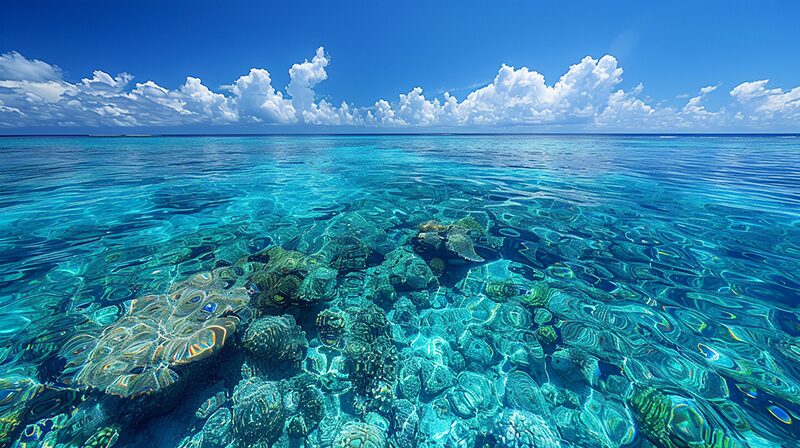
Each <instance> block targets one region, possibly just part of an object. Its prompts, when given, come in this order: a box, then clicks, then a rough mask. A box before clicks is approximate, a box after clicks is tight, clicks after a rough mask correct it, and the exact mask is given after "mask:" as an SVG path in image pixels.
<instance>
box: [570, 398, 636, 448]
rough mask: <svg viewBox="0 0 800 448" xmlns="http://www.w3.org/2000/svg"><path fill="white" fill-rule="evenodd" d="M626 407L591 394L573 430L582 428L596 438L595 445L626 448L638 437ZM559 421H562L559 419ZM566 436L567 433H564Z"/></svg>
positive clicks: (572, 426)
mask: <svg viewBox="0 0 800 448" xmlns="http://www.w3.org/2000/svg"><path fill="white" fill-rule="evenodd" d="M632 418H633V417H632V416H631V415H630V412H628V410H627V409H626V408H625V406H624V405H623V404H622V403H620V402H618V401H612V400H610V399H608V398H606V397H605V396H603V395H602V394H597V393H593V394H591V395H590V396H589V397H588V398H587V400H586V402H585V403H584V406H583V409H582V410H581V411H580V412H579V417H578V420H579V421H578V422H576V423H575V424H573V425H570V427H571V428H575V427H577V426H581V427H584V428H586V432H587V433H588V434H591V436H592V437H593V438H594V440H593V443H600V444H601V445H603V446H608V447H617V446H626V445H628V444H630V443H631V442H633V440H634V439H635V437H636V425H635V424H634V422H633V420H632ZM556 420H557V421H559V422H560V421H561V420H562V419H559V418H557V419H556ZM562 434H564V435H565V436H567V434H565V431H562Z"/></svg>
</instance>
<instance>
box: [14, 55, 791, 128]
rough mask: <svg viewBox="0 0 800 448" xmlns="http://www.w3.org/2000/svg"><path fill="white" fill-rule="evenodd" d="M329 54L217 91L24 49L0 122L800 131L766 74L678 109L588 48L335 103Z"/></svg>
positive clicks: (785, 95)
mask: <svg viewBox="0 0 800 448" xmlns="http://www.w3.org/2000/svg"><path fill="white" fill-rule="evenodd" d="M330 63H331V59H330V57H329V55H328V53H326V52H325V49H324V48H323V47H320V48H318V49H317V50H316V52H315V54H314V56H313V57H312V58H311V60H308V59H306V60H304V61H303V62H300V63H297V64H294V65H292V67H291V68H290V69H289V83H288V85H287V86H286V87H285V88H284V89H281V88H278V87H275V86H274V85H273V80H272V76H271V74H270V72H269V71H268V70H266V69H264V68H252V69H250V71H249V72H248V73H247V74H244V75H242V76H240V77H239V78H237V79H236V80H235V81H234V82H233V83H232V84H231V85H229V86H227V87H226V88H225V89H224V90H223V91H221V92H215V91H213V90H211V89H209V88H208V87H206V86H205V85H204V84H203V82H202V81H201V80H200V79H199V78H196V77H192V76H189V77H187V78H186V81H185V82H184V83H183V84H182V85H180V86H178V87H177V88H174V89H170V88H167V87H162V86H160V85H158V84H157V83H156V82H154V81H150V80H148V81H145V82H138V83H134V82H133V80H134V77H133V76H132V75H130V74H128V73H120V74H118V75H116V76H112V75H110V74H108V73H106V72H103V71H102V70H95V71H94V72H93V73H92V76H91V77H86V78H83V79H81V80H80V81H78V82H70V81H68V80H66V79H65V78H64V75H63V73H62V71H61V70H60V69H59V68H58V67H57V66H55V65H51V64H49V63H47V62H44V61H41V60H37V59H28V58H26V57H24V56H22V55H21V54H19V53H17V52H10V53H6V54H4V55H0V126H4V127H7V128H24V127H27V126H56V127H57V126H78V127H103V126H120V127H137V126H181V125H190V124H235V123H239V124H249V125H250V126H256V127H257V126H261V125H270V124H275V125H281V124H283V125H286V124H303V125H338V126H368V127H376V128H380V127H390V128H409V129H414V128H430V127H439V128H457V127H463V128H505V127H509V126H511V127H514V126H516V127H525V128H526V129H528V128H532V127H533V128H535V127H537V126H545V127H547V126H550V127H553V126H559V127H561V129H563V126H568V129H575V130H592V131H602V130H631V131H643V130H662V131H669V130H730V129H735V130H740V129H748V130H750V129H752V130H771V129H774V128H776V127H782V128H790V130H797V129H798V127H800V125H799V124H798V123H800V87H797V88H794V89H790V90H783V89H780V88H771V87H768V82H769V81H768V80H760V81H753V82H745V83H742V84H740V85H738V86H736V87H735V88H733V89H732V90H731V91H730V92H729V95H728V97H727V100H723V102H724V103H725V104H724V105H723V106H720V107H718V108H716V109H711V108H709V107H708V103H709V100H708V99H709V97H711V96H712V95H717V97H716V98H719V97H721V96H724V94H722V93H718V92H717V90H719V89H718V87H719V86H718V85H710V86H706V87H702V88H701V89H699V91H698V92H697V94H695V95H694V96H691V95H687V96H685V98H688V100H686V103H685V104H683V105H678V106H670V105H663V104H662V103H657V104H651V103H650V102H649V101H648V100H646V99H645V98H644V97H643V96H642V95H643V91H644V86H643V85H642V84H638V85H637V86H636V87H634V88H632V89H629V90H625V89H623V88H621V85H622V83H623V78H622V75H623V70H622V68H621V67H619V63H618V61H617V60H616V58H614V57H613V56H610V55H606V56H603V57H601V58H599V59H595V58H593V57H589V56H587V57H585V58H583V59H582V60H581V61H579V62H578V63H577V64H575V65H572V66H571V67H569V68H568V70H567V71H566V73H565V74H564V75H562V76H561V77H560V78H559V79H558V80H557V81H555V82H554V83H552V82H551V83H548V82H547V80H546V79H545V77H544V76H543V75H542V74H541V73H539V72H537V71H535V70H532V69H530V68H528V67H520V68H516V67H513V66H508V65H502V66H501V67H500V68H499V70H498V71H497V74H496V75H495V77H494V79H493V80H492V82H490V83H488V84H486V85H483V86H480V87H478V88H476V89H475V90H473V91H472V92H470V93H468V94H467V95H466V96H465V97H464V98H463V99H461V100H459V99H458V98H456V97H455V96H453V95H451V94H449V93H447V92H445V93H444V94H443V95H442V96H441V97H438V96H433V97H430V96H426V94H425V92H424V91H423V89H422V88H421V87H418V86H417V87H413V88H412V89H411V90H410V91H408V92H407V93H402V94H400V95H398V96H397V97H396V98H394V99H378V100H377V101H375V102H374V103H373V104H372V105H371V106H367V107H357V106H355V105H352V104H350V103H348V102H346V101H341V102H340V103H339V104H338V105H335V104H334V103H332V102H331V101H329V100H328V99H326V98H320V97H319V96H318V95H317V93H316V91H315V89H316V87H317V86H318V84H319V83H321V82H323V81H325V80H326V79H328V73H327V71H326V68H327V67H328V66H329V65H330Z"/></svg>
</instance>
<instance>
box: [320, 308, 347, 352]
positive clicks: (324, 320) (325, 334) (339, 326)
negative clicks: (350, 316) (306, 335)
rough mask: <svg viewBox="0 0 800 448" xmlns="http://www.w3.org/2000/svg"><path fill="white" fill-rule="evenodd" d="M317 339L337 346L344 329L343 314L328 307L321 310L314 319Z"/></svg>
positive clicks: (328, 344)
mask: <svg viewBox="0 0 800 448" xmlns="http://www.w3.org/2000/svg"><path fill="white" fill-rule="evenodd" d="M316 324H317V333H318V334H319V340H320V342H322V343H323V344H324V345H327V346H329V347H337V346H338V345H339V343H340V341H341V338H342V334H343V333H344V331H345V326H346V325H347V321H345V314H344V313H342V312H339V311H334V310H332V309H330V308H328V309H325V310H322V311H321V312H320V313H319V314H318V315H317V319H316Z"/></svg>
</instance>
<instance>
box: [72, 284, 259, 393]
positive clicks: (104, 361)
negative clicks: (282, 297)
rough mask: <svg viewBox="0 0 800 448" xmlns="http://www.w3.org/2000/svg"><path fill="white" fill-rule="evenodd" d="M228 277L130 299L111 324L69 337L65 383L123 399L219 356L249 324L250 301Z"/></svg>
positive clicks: (159, 386) (167, 383) (161, 385)
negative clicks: (236, 334) (229, 341)
mask: <svg viewBox="0 0 800 448" xmlns="http://www.w3.org/2000/svg"><path fill="white" fill-rule="evenodd" d="M228 273H229V271H228V270H227V269H222V270H218V271H213V272H208V273H202V274H197V275H194V276H192V277H190V278H189V279H188V280H186V281H184V282H181V283H179V284H176V285H175V287H174V288H173V291H172V292H171V293H169V294H166V295H146V296H143V297H139V298H137V299H134V300H132V301H131V302H130V304H129V305H128V310H127V312H126V314H125V315H124V316H123V317H122V318H120V319H119V320H118V321H117V322H115V323H114V324H112V325H110V326H108V327H105V328H104V329H101V330H99V331H98V330H95V331H94V332H91V333H88V332H87V333H81V334H78V335H76V336H74V337H73V338H72V339H70V340H69V341H68V342H67V343H66V345H65V346H64V347H63V349H62V352H61V353H62V355H63V356H64V357H65V358H66V359H67V367H66V368H65V370H64V374H65V380H66V381H68V382H70V383H75V384H78V385H81V386H87V387H92V388H95V389H99V390H102V391H104V392H106V393H108V394H113V395H120V396H124V397H134V396H138V395H142V394H149V393H152V392H156V391H159V390H161V389H164V388H166V387H168V386H170V385H171V384H173V383H175V382H176V381H177V380H178V377H179V375H178V371H177V370H176V368H177V367H179V366H188V365H190V364H192V363H195V362H197V361H200V360H202V359H204V358H207V357H209V356H212V355H214V354H216V353H218V352H219V351H220V350H221V349H222V347H223V346H225V344H226V342H227V341H228V339H230V337H231V336H232V335H233V334H234V332H235V331H236V329H237V328H238V327H239V325H240V324H241V322H242V321H243V320H247V319H249V316H250V312H249V309H248V308H247V306H248V302H249V301H250V298H249V296H248V294H247V292H246V291H245V290H244V289H243V288H239V287H233V286H232V283H231V282H229V281H228V280H229V279H228V278H227V274H228ZM226 288H227V289H226Z"/></svg>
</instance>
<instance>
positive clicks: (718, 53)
mask: <svg viewBox="0 0 800 448" xmlns="http://www.w3.org/2000/svg"><path fill="white" fill-rule="evenodd" d="M65 3H66V2H47V3H38V2H37V3H31V2H13V3H12V4H9V5H5V6H4V8H3V15H2V18H0V54H4V56H3V58H2V59H0V101H2V102H1V103H0V133H19V132H27V131H33V132H35V131H47V130H48V129H54V130H55V131H60V132H91V131H97V132H100V131H106V132H117V131H119V132H126V131H130V132H135V131H137V130H138V131H142V130H144V131H148V132H159V131H163V132H181V131H187V132H286V131H287V130H288V131H309V132H314V131H316V130H320V131H325V132H329V131H331V130H333V131H337V130H338V131H341V132H349V131H363V130H367V131H369V130H375V131H385V130H408V131H417V130H422V131H438V130H464V131H483V130H501V131H502V130H506V131H512V132H513V131H534V132H535V131H567V132H569V131H576V132H581V131H599V132H602V131H610V132H611V131H638V130H641V131H686V132H702V131H731V132H736V131H799V130H800V124H798V122H799V121H800V90H795V91H793V89H796V88H797V87H798V86H800V31H799V30H800V27H798V26H797V24H796V21H797V18H798V17H800V3H798V2H795V1H763V2H759V3H758V4H755V3H753V2H744V1H727V2H722V1H702V2H697V1H694V2H688V1H673V2H633V1H629V2H588V1H587V2H577V1H576V2H569V3H561V4H559V3H554V2H522V1H519V2H504V1H498V2H471V1H459V2H444V1H426V2H422V1H420V2H417V1H411V2H388V1H373V2H366V1H364V2H330V1H328V2H309V1H298V2H275V3H266V2H225V4H224V6H223V4H222V3H220V2H210V1H203V2H192V3H188V2H187V3H184V2H138V3H137V4H136V5H135V6H131V5H129V4H124V3H119V2H94V1H85V2H80V3H79V4H80V5H81V6H80V7H76V6H68V5H66V4H65ZM342 4H344V6H342ZM320 47H324V50H322V51H321V53H319V54H320V55H321V56H320V58H318V59H317V60H316V62H314V59H313V58H314V57H315V55H317V49H318V48H320ZM605 55H609V56H610V58H611V59H602V58H603V56H605ZM587 56H588V57H591V58H592V60H591V61H587V60H586V59H584V58H586V57H587ZM612 59H613V64H612V63H611V60H612ZM306 60H307V61H308V65H306V66H302V67H300V68H299V69H298V70H296V71H295V73H296V75H295V78H296V79H295V89H294V93H295V95H292V94H291V93H290V92H289V91H287V86H288V85H289V83H290V81H292V78H291V76H290V74H289V69H290V68H291V67H292V66H293V64H302V63H303V62H304V61H306ZM592 61H593V62H592ZM503 64H506V65H507V66H510V67H514V70H513V71H507V72H505V74H502V73H501V72H502V69H501V67H502V66H503ZM46 66H47V67H50V68H47V67H46ZM571 66H577V67H578V68H577V69H576V70H575V71H573V72H572V75H573V76H571V77H570V79H572V81H569V82H566V83H564V84H565V86H566V87H564V86H562V87H563V88H561V89H560V90H559V89H558V87H557V86H556V83H558V81H559V78H560V77H562V76H565V74H569V73H570V67H571ZM251 68H256V69H259V70H263V71H264V72H266V73H268V76H267V77H266V78H265V77H264V76H263V75H264V72H262V71H259V72H255V73H254V72H251V71H250V70H251ZM523 68H524V71H523ZM95 70H101V71H102V72H103V73H104V74H107V75H109V77H108V78H105V77H103V76H100V77H98V78H95V74H94V73H93V72H94V71H95ZM534 72H538V74H541V75H543V77H544V79H543V82H542V81H541V80H540V79H539V77H538V75H534V74H533V73H534ZM119 74H125V75H124V76H121V77H118V75H119ZM501 74H502V76H499V75H501ZM26 76H27V77H28V78H27V79H26ZM248 76H249V78H247V79H244V80H243V82H242V83H241V84H240V85H239V89H238V93H237V91H236V90H235V89H234V88H233V87H235V85H236V82H237V80H239V81H241V80H242V77H248ZM187 77H192V78H193V79H197V80H198V81H193V83H192V84H191V85H189V87H190V88H189V89H183V90H181V88H182V86H184V85H186V84H187ZM496 77H499V78H498V80H496ZM115 78H116V79H117V80H119V82H118V81H115ZM83 79H86V80H87V81H91V80H92V79H95V82H94V83H91V82H89V83H84V82H82V80H83ZM109 79H110V80H111V81H109ZM765 80H768V82H763V81H765ZM148 81H151V82H152V84H147V82H148ZM45 83H46V85H45ZM493 83H495V85H494V86H490V87H491V89H490V90H491V91H485V90H484V91H482V92H481V93H478V94H475V95H474V98H473V100H471V101H470V100H468V98H467V97H468V96H469V94H470V93H473V92H476V91H481V89H483V88H485V87H486V86H487V85H490V84H493ZM570 83H571V84H570ZM137 84H140V85H142V86H143V87H142V88H138V89H137ZM567 84H569V85H568V86H567ZM198 86H202V88H200V87H198ZM502 86H505V89H506V90H505V91H504V92H501V91H502V90H503V87H502ZM156 87H157V88H158V89H156ZM416 87H419V88H420V89H421V91H415V90H413V89H414V88H416ZM737 87H739V90H735V89H737ZM245 88H246V89H245ZM704 88H705V89H704ZM43 89H44V90H43ZM53 89H55V91H54V90H53ZM198 89H199V90H198ZM548 89H550V90H548ZM701 89H704V90H703V91H701ZM245 90H246V91H245ZM734 91H735V92H736V93H734ZM265 92H266V93H265ZM445 92H449V94H450V99H448V98H447V97H446V96H445ZM401 94H402V95H405V99H403V97H400V95H401ZM295 97H298V98H295ZM694 98H697V100H694V101H693V99H694ZM380 100H384V101H385V104H383V103H379V101H380ZM342 102H345V103H346V107H345V108H343V107H342Z"/></svg>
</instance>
